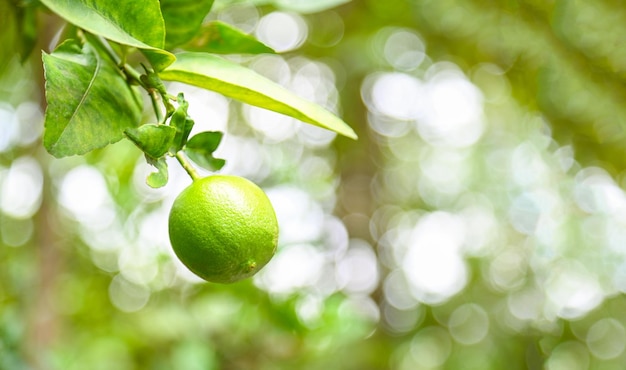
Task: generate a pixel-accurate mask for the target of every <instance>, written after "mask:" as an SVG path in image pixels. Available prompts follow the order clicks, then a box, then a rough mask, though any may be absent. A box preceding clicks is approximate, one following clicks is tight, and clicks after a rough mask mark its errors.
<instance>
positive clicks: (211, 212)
mask: <svg viewBox="0 0 626 370" xmlns="http://www.w3.org/2000/svg"><path fill="white" fill-rule="evenodd" d="M169 234H170V242H171V243H172V247H173V248H174V252H175V253H176V256H178V258H179V259H180V260H181V261H182V263H183V264H184V265H185V266H187V268H189V269H190V270H191V271H192V272H194V273H195V274H196V275H198V276H200V277H201V278H203V279H205V280H207V281H211V282H215V283H233V282H235V281H238V280H241V279H245V278H247V277H250V276H252V275H254V274H255V273H256V272H257V271H259V270H260V269H261V268H262V267H263V266H265V265H266V264H267V263H268V262H269V260H270V259H271V258H272V256H273V255H274V252H275V251H276V245H277V243H278V222H277V220H276V214H275V213H274V208H273V207H272V204H271V203H270V200H269V199H268V198H267V195H266V194H265V193H264V192H263V190H261V188H259V187H258V186H257V185H255V184H254V183H253V182H251V181H249V180H247V179H245V178H243V177H238V176H226V175H213V176H208V177H204V178H201V179H197V180H195V181H194V182H193V183H192V184H191V185H189V186H188V187H187V188H186V189H185V190H183V191H182V192H181V193H180V194H179V195H178V197H177V198H176V200H175V201H174V204H173V206H172V209H171V211H170V216H169Z"/></svg>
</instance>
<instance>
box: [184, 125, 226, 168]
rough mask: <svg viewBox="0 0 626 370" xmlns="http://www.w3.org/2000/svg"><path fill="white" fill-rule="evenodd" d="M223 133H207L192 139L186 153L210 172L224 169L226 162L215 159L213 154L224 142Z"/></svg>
mask: <svg viewBox="0 0 626 370" xmlns="http://www.w3.org/2000/svg"><path fill="white" fill-rule="evenodd" d="M223 136H224V134H223V133H221V132H217V131H205V132H201V133H199V134H196V135H195V136H194V137H192V138H191V139H190V140H189V142H188V143H187V145H186V147H185V153H187V155H188V156H189V158H191V160H192V161H194V162H196V163H197V164H198V165H199V166H202V167H204V168H206V169H208V170H210V171H217V170H219V169H221V168H222V167H224V164H225V163H226V161H225V160H223V159H220V158H215V157H213V152H214V151H215V150H216V149H217V147H218V146H219V145H220V142H221V141H222V137H223Z"/></svg>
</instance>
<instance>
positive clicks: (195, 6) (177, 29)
mask: <svg viewBox="0 0 626 370" xmlns="http://www.w3.org/2000/svg"><path fill="white" fill-rule="evenodd" d="M212 6H213V0H161V12H162V13H163V19H164V20H165V29H166V30H167V32H166V34H165V45H166V47H167V48H168V49H169V48H172V47H174V46H178V45H181V44H184V43H186V42H187V41H189V40H191V39H192V38H193V37H194V35H195V34H196V33H197V32H198V31H199V30H200V26H201V25H202V21H203V20H204V17H206V15H207V13H209V11H210V10H211V7H212Z"/></svg>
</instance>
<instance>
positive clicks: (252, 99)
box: [159, 52, 357, 139]
mask: <svg viewBox="0 0 626 370" xmlns="http://www.w3.org/2000/svg"><path fill="white" fill-rule="evenodd" d="M176 57H177V60H176V62H174V63H173V64H172V65H171V66H169V67H168V68H167V69H165V70H164V71H162V72H161V73H160V74H159V75H160V76H161V78H162V79H164V80H171V81H180V82H184V83H187V84H190V85H195V86H199V87H202V88H205V89H208V90H213V91H216V92H218V93H221V94H223V95H225V96H228V97H231V98H233V99H237V100H240V101H242V102H244V103H248V104H250V105H255V106H258V107H261V108H265V109H269V110H272V111H275V112H278V113H282V114H285V115H288V116H291V117H294V118H297V119H299V120H301V121H303V122H307V123H310V124H313V125H316V126H319V127H323V128H326V129H329V130H332V131H335V132H337V133H339V134H342V135H344V136H347V137H350V138H353V139H356V137H357V136H356V134H355V132H354V131H353V130H352V128H350V126H348V125H347V124H346V123H345V122H344V121H342V120H341V119H340V118H338V117H337V116H335V115H334V114H333V113H331V112H329V111H328V110H326V109H324V108H322V107H321V106H319V105H317V104H314V103H311V102H309V101H307V100H304V99H302V98H300V97H299V96H297V95H296V94H294V93H292V92H290V91H289V90H287V89H285V88H284V87H282V86H280V85H279V84H277V83H275V82H273V81H271V80H269V79H267V78H265V77H263V76H261V75H260V74H258V73H256V72H254V71H252V70H250V69H248V68H245V67H243V66H240V65H238V64H236V63H233V62H229V61H227V60H225V59H223V58H220V57H218V56H215V55H210V54H207V53H195V52H184V53H180V54H177V55H176Z"/></svg>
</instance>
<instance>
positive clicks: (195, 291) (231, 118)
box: [0, 0, 626, 370]
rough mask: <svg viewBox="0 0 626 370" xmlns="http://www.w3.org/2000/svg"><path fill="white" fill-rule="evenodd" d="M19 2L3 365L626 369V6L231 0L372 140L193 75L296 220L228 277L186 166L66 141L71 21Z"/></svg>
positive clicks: (203, 126) (2, 259) (194, 92)
mask: <svg viewBox="0 0 626 370" xmlns="http://www.w3.org/2000/svg"><path fill="white" fill-rule="evenodd" d="M10 3H12V2H11V1H9V0H0V41H1V45H2V46H0V47H1V48H2V57H0V65H2V66H3V67H4V68H5V69H6V73H5V74H4V75H3V77H2V79H1V80H0V369H9V370H13V369H119V370H125V369H190V370H192V369H324V370H328V369H355V370H356V369H358V370H367V369H402V370H410V369H476V370H488V369H544V368H545V369H551V370H557V369H559V370H577V369H602V370H605V369H624V366H625V365H624V364H625V363H626V351H625V349H626V329H625V325H626V299H625V297H624V294H623V292H624V291H626V193H625V192H624V190H623V189H624V187H625V186H626V176H625V174H626V172H625V170H626V145H624V144H625V143H626V137H625V132H624V126H625V125H626V104H624V101H626V100H625V99H626V85H625V84H624V82H625V81H626V48H625V47H624V46H625V44H626V8H625V7H624V6H623V5H622V4H623V3H622V2H621V1H616V0H615V1H611V0H595V1H594V0H586V1H574V0H572V1H568V0H562V1H558V0H541V1H539V0H527V1H522V0H491V1H478V0H393V1H379V0H353V1H345V0H344V1H337V0H325V1H316V2H313V1H306V0H304V1H302V0H300V1H297V0H275V1H255V2H250V1H248V2H243V1H224V0H223V1H216V3H215V7H214V12H213V13H212V14H211V15H210V19H220V20H223V21H225V22H229V23H231V24H234V25H235V26H237V27H239V28H241V29H243V30H245V31H246V32H249V33H252V34H254V35H255V36H256V37H258V38H259V39H260V40H262V41H264V42H265V43H267V44H268V45H270V46H272V47H274V48H275V49H276V50H278V51H281V52H282V53H281V54H280V55H261V56H254V57H252V56H245V57H241V58H239V59H238V60H239V61H241V62H242V63H244V64H245V65H247V66H249V67H250V68H253V69H254V70H256V71H258V72H259V73H261V74H264V75H265V76H267V77H269V78H271V79H272V80H274V81H276V82H279V83H281V84H283V85H284V86H286V87H288V88H289V89H290V90H292V91H294V92H296V93H298V94H299V95H301V96H303V97H305V98H307V99H310V100H313V101H316V102H317V103H319V104H322V105H324V106H326V107H327V108H329V109H330V110H332V111H334V112H337V113H338V114H339V115H340V116H342V117H343V118H344V119H345V120H346V121H347V122H348V123H349V124H350V125H351V126H352V127H354V129H355V130H356V132H357V134H358V135H359V136H360V139H359V140H358V141H351V140H349V139H344V138H341V137H335V135H334V134H333V133H330V132H327V131H324V130H321V129H318V128H315V127H311V126H308V125H304V124H301V123H299V122H296V121H294V120H293V119H290V118H287V117H284V116H280V115H278V114H274V113H270V112H267V111H263V110H261V109H258V108H253V107H249V106H243V105H241V104H238V103H236V102H233V101H230V100H227V99H225V98H223V97H221V96H219V95H217V94H214V93H210V92H207V91H204V90H199V89H195V88H189V87H186V86H183V85H174V84H172V85H170V86H169V87H168V89H169V90H170V91H175V92H177V91H182V92H184V93H185V97H186V98H187V99H188V100H189V101H190V102H191V105H190V110H189V113H190V115H191V116H192V117H193V118H194V119H195V120H196V127H195V128H194V130H196V131H203V130H207V129H209V130H223V131H225V132H226V135H225V138H224V141H223V143H222V145H221V147H220V148H219V149H218V152H216V153H215V154H216V156H219V157H221V158H225V159H226V160H227V164H226V167H225V168H224V169H223V171H222V172H224V173H230V174H236V175H240V176H245V177H248V178H250V179H252V180H253V181H255V182H257V183H258V184H260V185H261V186H262V187H263V188H264V189H265V190H266V191H267V193H268V195H269V196H270V198H271V200H272V202H273V204H274V206H275V208H276V211H277V214H278V218H279V222H280V227H281V236H280V241H279V243H280V246H279V251H278V254H277V255H276V256H275V258H274V259H273V260H272V262H271V263H270V264H269V265H268V266H267V267H266V268H265V269H264V270H262V271H261V272H260V273H259V274H258V275H257V276H255V277H254V278H253V279H250V280H248V281H244V282H241V283H237V284H233V285H226V286H224V285H216V284H208V283H202V282H201V281H200V280H198V279H197V278H195V277H194V276H193V275H192V274H191V273H189V272H188V271H186V270H185V268H184V267H183V266H182V265H181V264H180V263H179V262H177V260H176V259H175V258H173V253H172V252H171V250H170V246H169V242H168V236H167V213H168V211H169V207H170V205H171V203H172V201H173V199H174V198H175V196H176V195H177V194H178V192H179V191H180V190H181V189H183V188H184V187H185V186H187V185H188V184H189V182H190V180H189V178H188V177H187V176H186V174H185V173H184V172H183V171H182V170H181V169H179V168H178V167H177V166H176V165H174V164H172V166H170V169H171V171H172V172H171V173H170V178H171V179H172V180H171V181H170V183H169V184H168V185H167V186H166V187H165V188H162V189H158V190H154V189H150V188H148V187H147V186H146V185H145V182H144V180H145V175H146V173H148V171H150V168H149V167H148V166H147V165H146V164H145V161H144V160H143V158H142V157H141V156H140V153H139V151H138V150H137V149H136V148H134V147H133V146H132V144H130V143H128V142H120V143H117V144H115V145H112V146H109V147H108V148H106V149H104V150H99V151H96V152H93V153H91V154H89V155H87V156H85V157H70V158H64V159H54V158H53V157H51V156H50V155H49V154H47V153H46V152H45V150H44V149H43V147H42V145H41V133H42V130H43V111H44V109H45V99H44V95H43V77H42V76H43V74H42V70H41V55H40V53H39V50H40V49H43V50H45V51H49V50H51V49H52V48H53V47H54V45H55V41H54V40H55V37H56V36H55V35H56V33H57V32H59V27H60V25H61V23H60V21H59V20H58V19H57V18H55V17H53V16H52V15H50V14H49V13H46V12H44V11H43V10H41V11H37V12H36V13H28V14H27V15H25V16H22V17H13V16H11V13H10V12H11V11H12V10H11V9H14V8H12V7H11V6H10V5H9V4H10ZM25 3H27V5H29V6H36V3H35V2H32V1H26V2H25ZM33 14H34V16H33ZM22 15H24V14H22ZM3 17H4V19H3ZM31 17H33V18H32V19H31ZM15 19H22V20H23V21H24V22H23V23H14V22H13V21H12V20H15ZM33 22H34V23H33ZM33 24H36V25H37V28H34V27H32V25H33ZM24 40H31V41H32V42H33V43H34V44H33V45H35V46H34V49H35V50H34V52H33V53H32V54H29V56H28V57H27V58H26V61H25V63H23V64H20V63H19V59H20V58H19V54H20V53H22V54H24V52H25V50H28V49H29V46H30V45H29V44H28V42H25V41H24Z"/></svg>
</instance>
